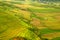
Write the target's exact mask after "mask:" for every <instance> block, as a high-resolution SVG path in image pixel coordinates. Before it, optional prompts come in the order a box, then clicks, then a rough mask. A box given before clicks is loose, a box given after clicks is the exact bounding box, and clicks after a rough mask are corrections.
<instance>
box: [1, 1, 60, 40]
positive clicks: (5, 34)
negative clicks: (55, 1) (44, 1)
mask: <svg viewBox="0 0 60 40" xmlns="http://www.w3.org/2000/svg"><path fill="white" fill-rule="evenodd" d="M0 40H60V9H59V8H55V7H45V6H34V5H32V4H20V3H16V2H7V1H5V2H3V1H0Z"/></svg>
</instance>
